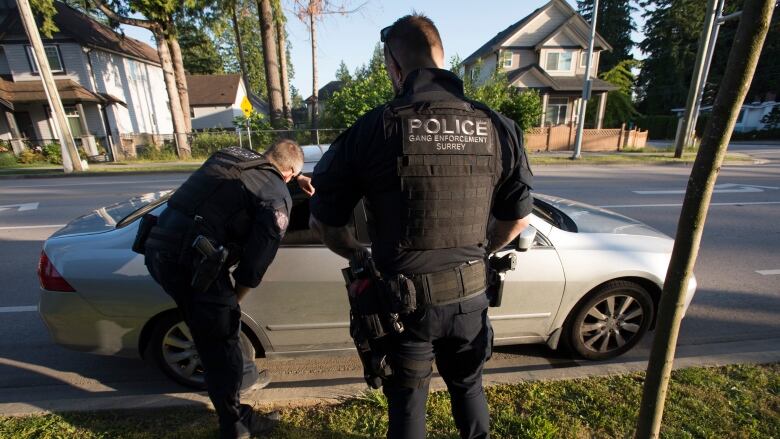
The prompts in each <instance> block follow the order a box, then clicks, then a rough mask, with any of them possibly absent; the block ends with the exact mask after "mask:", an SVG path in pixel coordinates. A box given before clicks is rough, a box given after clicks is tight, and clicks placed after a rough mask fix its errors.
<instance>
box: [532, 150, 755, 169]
mask: <svg viewBox="0 0 780 439" xmlns="http://www.w3.org/2000/svg"><path fill="white" fill-rule="evenodd" d="M571 154H572V153H571V152H565V153H545V152H530V153H529V154H528V156H529V159H530V161H531V165H537V166H538V165H671V164H691V163H693V162H694V160H695V159H696V151H695V150H689V149H686V150H685V151H684V152H683V156H682V157H681V158H679V159H678V158H674V150H673V149H671V148H664V149H637V150H626V151H620V152H583V153H582V155H581V158H580V159H579V160H571V159H570V157H571ZM752 161H753V158H752V157H750V156H749V155H747V154H741V153H727V154H726V158H725V162H726V163H749V162H752Z"/></svg>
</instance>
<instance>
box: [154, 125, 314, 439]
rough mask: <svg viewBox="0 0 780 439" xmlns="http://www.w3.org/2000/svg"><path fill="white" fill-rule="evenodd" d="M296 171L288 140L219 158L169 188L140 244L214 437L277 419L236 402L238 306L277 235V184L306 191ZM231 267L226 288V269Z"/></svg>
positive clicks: (280, 226)
mask: <svg viewBox="0 0 780 439" xmlns="http://www.w3.org/2000/svg"><path fill="white" fill-rule="evenodd" d="M302 169H303V151H302V150H301V148H300V146H298V145H297V144H296V143H295V142H293V141H290V140H281V141H278V142H277V143H275V144H274V145H272V146H271V147H270V148H268V150H267V151H266V153H265V154H264V155H260V154H257V153H255V152H253V151H250V150H247V149H242V148H238V147H230V148H226V149H223V150H220V151H218V152H216V153H215V154H213V155H212V156H211V157H210V158H209V159H208V160H206V162H205V163H204V164H203V166H201V167H200V169H198V170H197V171H195V172H194V173H193V174H192V175H191V176H190V177H189V178H188V179H187V181H185V182H184V184H182V186H181V187H179V189H178V190H176V192H175V193H174V194H173V195H172V196H171V198H170V200H168V208H167V209H166V210H165V211H163V213H162V214H161V215H160V217H159V219H158V220H157V225H156V226H154V227H153V228H151V231H150V232H149V234H148V238H146V239H145V241H144V248H145V256H146V258H145V263H146V266H147V267H148V268H149V272H150V273H151V275H152V277H153V278H154V279H155V281H157V283H159V284H160V285H161V286H162V287H163V289H164V290H165V291H166V292H167V293H168V294H169V295H170V296H171V297H173V299H174V300H175V301H176V304H177V305H178V307H179V309H180V311H181V312H182V316H183V317H184V321H185V322H186V323H187V326H188V327H189V328H190V332H191V333H192V337H193V340H194V342H195V346H196V348H197V350H198V354H199V356H200V360H201V363H202V365H203V368H204V370H205V379H206V386H207V389H208V394H209V397H210V398H211V401H212V403H213V404H214V408H215V409H216V411H217V415H218V416H219V431H220V437H222V438H231V439H232V438H238V437H249V435H250V434H257V433H261V432H264V431H268V430H270V429H272V428H273V427H274V425H275V424H276V421H278V414H272V416H270V417H261V416H259V415H257V414H256V413H254V412H253V411H252V408H251V407H250V406H248V405H245V404H240V403H239V399H240V398H239V390H240V388H241V385H242V374H243V371H244V366H243V364H242V353H241V348H240V341H239V331H240V319H241V309H240V307H239V305H238V302H239V301H240V300H241V299H242V298H243V297H244V296H245V295H246V294H247V293H248V292H249V290H250V289H252V288H255V287H257V285H259V284H260V281H261V280H262V278H263V275H264V274H265V271H266V269H267V268H268V266H269V265H270V264H271V261H273V259H274V256H275V255H276V251H277V249H278V248H279V242H280V241H281V239H282V236H283V235H284V232H285V230H286V229H287V224H288V223H289V215H290V209H291V207H292V201H291V199H290V193H289V191H288V189H287V186H286V183H288V182H290V181H291V180H293V179H298V183H299V184H300V185H301V188H302V189H303V190H304V191H306V192H307V193H311V192H312V191H313V188H312V187H311V184H310V180H309V179H308V178H306V177H303V176H302V175H301V171H302ZM194 242H198V243H199V244H200V245H195V246H193V243H194ZM235 263H238V266H237V267H236V269H235V270H234V271H233V279H234V281H235V285H233V283H232V282H231V280H230V274H229V268H230V267H231V266H232V265H234V264H235ZM248 361H252V359H248ZM252 379H253V380H257V379H258V377H257V375H256V374H255V376H254V377H252ZM250 384H251V383H250ZM259 384H261V385H264V384H267V378H266V380H265V382H263V383H259ZM245 387H246V386H245Z"/></svg>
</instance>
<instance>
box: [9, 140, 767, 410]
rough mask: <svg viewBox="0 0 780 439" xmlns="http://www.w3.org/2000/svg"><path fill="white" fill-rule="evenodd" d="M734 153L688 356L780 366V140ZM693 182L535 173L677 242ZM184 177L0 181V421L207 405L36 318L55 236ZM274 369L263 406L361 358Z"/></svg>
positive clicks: (704, 260) (501, 373)
mask: <svg viewBox="0 0 780 439" xmlns="http://www.w3.org/2000/svg"><path fill="white" fill-rule="evenodd" d="M731 150H737V151H741V152H747V153H750V154H751V155H753V156H754V157H757V158H760V159H763V160H764V163H762V164H755V165H741V166H725V167H724V168H723V169H722V170H721V173H720V177H719V179H718V186H717V190H716V191H715V194H714V195H713V199H712V203H713V205H712V207H711V209H710V213H709V216H708V219H707V223H706V226H705V232H704V238H703V242H702V246H701V250H700V253H699V258H698V261H697V264H696V268H695V272H696V276H697V278H698V281H699V288H698V291H697V294H696V297H695V299H694V301H693V303H692V305H691V307H690V309H689V311H688V314H687V316H686V319H685V320H684V322H683V325H682V329H681V333H680V339H679V352H680V356H681V357H685V356H689V357H690V358H689V361H688V362H687V363H686V364H696V362H697V361H700V360H697V359H701V358H708V357H707V356H708V355H709V356H710V357H709V358H720V359H721V360H719V361H725V362H728V361H732V360H733V361H739V359H740V358H741V357H740V355H745V354H751V355H754V354H755V355H757V356H758V357H760V358H762V359H766V360H772V361H779V360H780V356H778V352H780V332H779V331H778V329H780V252H778V251H777V248H778V247H780V227H779V226H778V223H777V218H778V217H780V145H757V144H734V145H732V146H731ZM689 173H690V168H689V167H685V166H602V167H593V166H545V167H539V168H537V169H535V188H534V189H535V190H537V191H539V192H543V193H546V194H551V195H556V196H560V197H564V198H571V199H575V200H579V201H583V202H586V203H589V204H593V205H597V206H605V207H608V208H609V209H612V210H615V211H617V212H620V213H623V214H625V215H628V216H631V217H634V218H637V219H639V220H641V221H643V222H645V223H647V224H649V225H651V226H653V227H655V228H657V229H659V230H661V231H662V232H664V233H667V234H669V235H672V236H673V235H674V233H675V229H676V224H677V220H678V215H679V212H680V206H681V202H682V198H683V192H684V189H685V185H686V182H687V178H688V175H689ZM184 178H185V175H184V174H153V175H135V176H111V177H74V178H57V179H55V178H50V179H18V180H0V248H2V253H1V254H0V279H2V280H3V282H2V284H1V285H0V334H3V336H2V337H0V413H3V412H5V413H11V412H24V411H33V410H40V409H49V408H50V409H57V410H64V409H75V408H76V407H80V408H85V407H92V408H101V407H106V406H107V404H108V405H109V406H116V407H123V406H134V407H137V406H149V405H153V404H158V403H159V404H163V405H164V404H168V403H176V402H180V401H181V400H187V401H189V400H192V399H194V400H199V401H200V400H203V397H202V395H192V394H189V393H187V391H186V389H183V388H181V387H179V386H177V385H175V384H172V383H170V382H169V381H168V380H167V379H166V378H165V377H163V376H162V375H161V374H160V373H159V372H157V370H156V369H155V368H154V367H153V366H152V365H150V364H147V363H145V362H143V361H141V360H127V359H119V358H111V357H99V356H92V355H88V354H81V353H76V352H71V351H68V350H66V349H63V348H60V347H59V346H56V345H54V344H52V342H51V341H50V340H49V336H48V334H47V332H46V329H45V327H44V325H43V323H42V321H41V320H40V318H39V317H38V315H37V313H36V312H35V305H36V304H37V301H38V283H37V278H36V275H35V266H36V263H37V260H38V256H39V253H40V249H41V244H42V242H43V240H44V239H45V238H46V237H47V236H49V235H50V234H51V233H53V232H54V231H55V230H56V229H57V228H58V227H60V226H61V225H62V224H65V223H66V222H67V221H69V220H70V219H72V218H74V217H76V216H78V215H81V214H84V213H87V212H89V211H90V210H92V209H94V208H97V207H101V206H105V205H108V204H111V203H114V202H118V201H123V200H126V199H128V198H130V197H132V196H134V195H137V194H139V193H144V192H152V191H156V190H161V189H168V188H173V187H176V186H177V185H178V184H179V183H180V182H181V181H183V179H184ZM648 346H649V340H648V341H647V342H646V343H643V344H642V345H640V346H639V347H638V348H637V349H635V350H634V351H632V352H630V353H629V354H627V355H626V356H623V357H621V358H619V359H617V360H614V361H611V362H609V363H608V364H604V363H597V364H587V363H584V362H581V361H578V360H574V359H572V358H569V357H566V356H564V355H561V354H558V353H554V352H551V351H549V350H547V349H546V348H545V347H543V346H523V347H512V348H501V349H499V351H498V352H497V354H496V355H495V356H494V359H493V360H492V361H491V362H490V363H489V370H488V372H487V375H486V376H487V380H488V381H493V382H502V381H508V380H513V379H517V378H518V377H520V378H533V377H567V376H581V375H583V374H590V373H600V372H603V371H618V372H619V371H625V370H640V369H642V368H643V367H644V364H645V363H644V361H645V360H646V358H647V352H648ZM264 365H265V366H266V367H269V369H271V371H272V373H273V374H274V376H275V378H276V381H275V382H274V383H273V384H272V386H271V390H270V391H265V392H261V393H263V394H264V395H265V396H263V397H262V398H261V399H265V400H268V399H269V398H270V399H273V398H272V397H273V395H278V396H279V399H285V398H287V399H289V398H293V397H296V395H297V396H299V397H311V396H312V395H315V396H318V397H319V396H322V395H325V396H327V395H337V394H338V392H337V391H336V390H323V389H335V388H336V387H338V385H351V386H353V387H343V388H341V389H342V390H344V389H354V388H359V387H360V384H359V383H360V381H361V380H360V378H359V377H360V373H359V372H360V371H359V366H358V364H357V363H356V361H355V360H354V358H353V357H352V356H344V355H342V356H329V357H306V358H302V359H292V360H290V359H282V360H274V361H265V362H264ZM518 374H519V375H518ZM302 389H304V390H302ZM305 389H309V391H306V390H305ZM311 389H314V390H311ZM328 392H330V393H328ZM269 395H271V396H269ZM163 400H165V401H163ZM109 401H110V404H109ZM161 401H162V402H161Z"/></svg>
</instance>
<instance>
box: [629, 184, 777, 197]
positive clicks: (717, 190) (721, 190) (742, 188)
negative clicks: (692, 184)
mask: <svg viewBox="0 0 780 439" xmlns="http://www.w3.org/2000/svg"><path fill="white" fill-rule="evenodd" d="M764 189H769V190H777V189H780V188H778V187H775V186H758V185H755V184H734V183H723V184H716V185H715V186H714V187H713V189H712V193H713V194H743V193H749V192H750V193H757V192H764ZM631 192H633V193H635V194H638V195H682V194H684V193H685V189H674V190H653V191H631Z"/></svg>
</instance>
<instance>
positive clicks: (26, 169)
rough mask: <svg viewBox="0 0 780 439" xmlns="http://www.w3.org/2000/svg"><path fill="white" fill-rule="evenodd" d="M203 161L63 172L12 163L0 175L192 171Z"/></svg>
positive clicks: (123, 164)
mask: <svg viewBox="0 0 780 439" xmlns="http://www.w3.org/2000/svg"><path fill="white" fill-rule="evenodd" d="M202 163H203V160H191V161H174V162H156V161H145V160H138V161H132V162H116V163H99V164H90V165H89V170H88V171H86V172H80V173H72V174H65V173H63V171H62V166H58V165H40V164H37V165H14V166H8V167H0V176H4V175H8V176H25V175H26V176H41V177H56V176H66V175H67V176H72V177H83V176H92V175H115V174H121V173H126V172H134V173H137V172H187V171H194V170H196V169H198V167H199V166H200V165H201V164H202Z"/></svg>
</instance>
